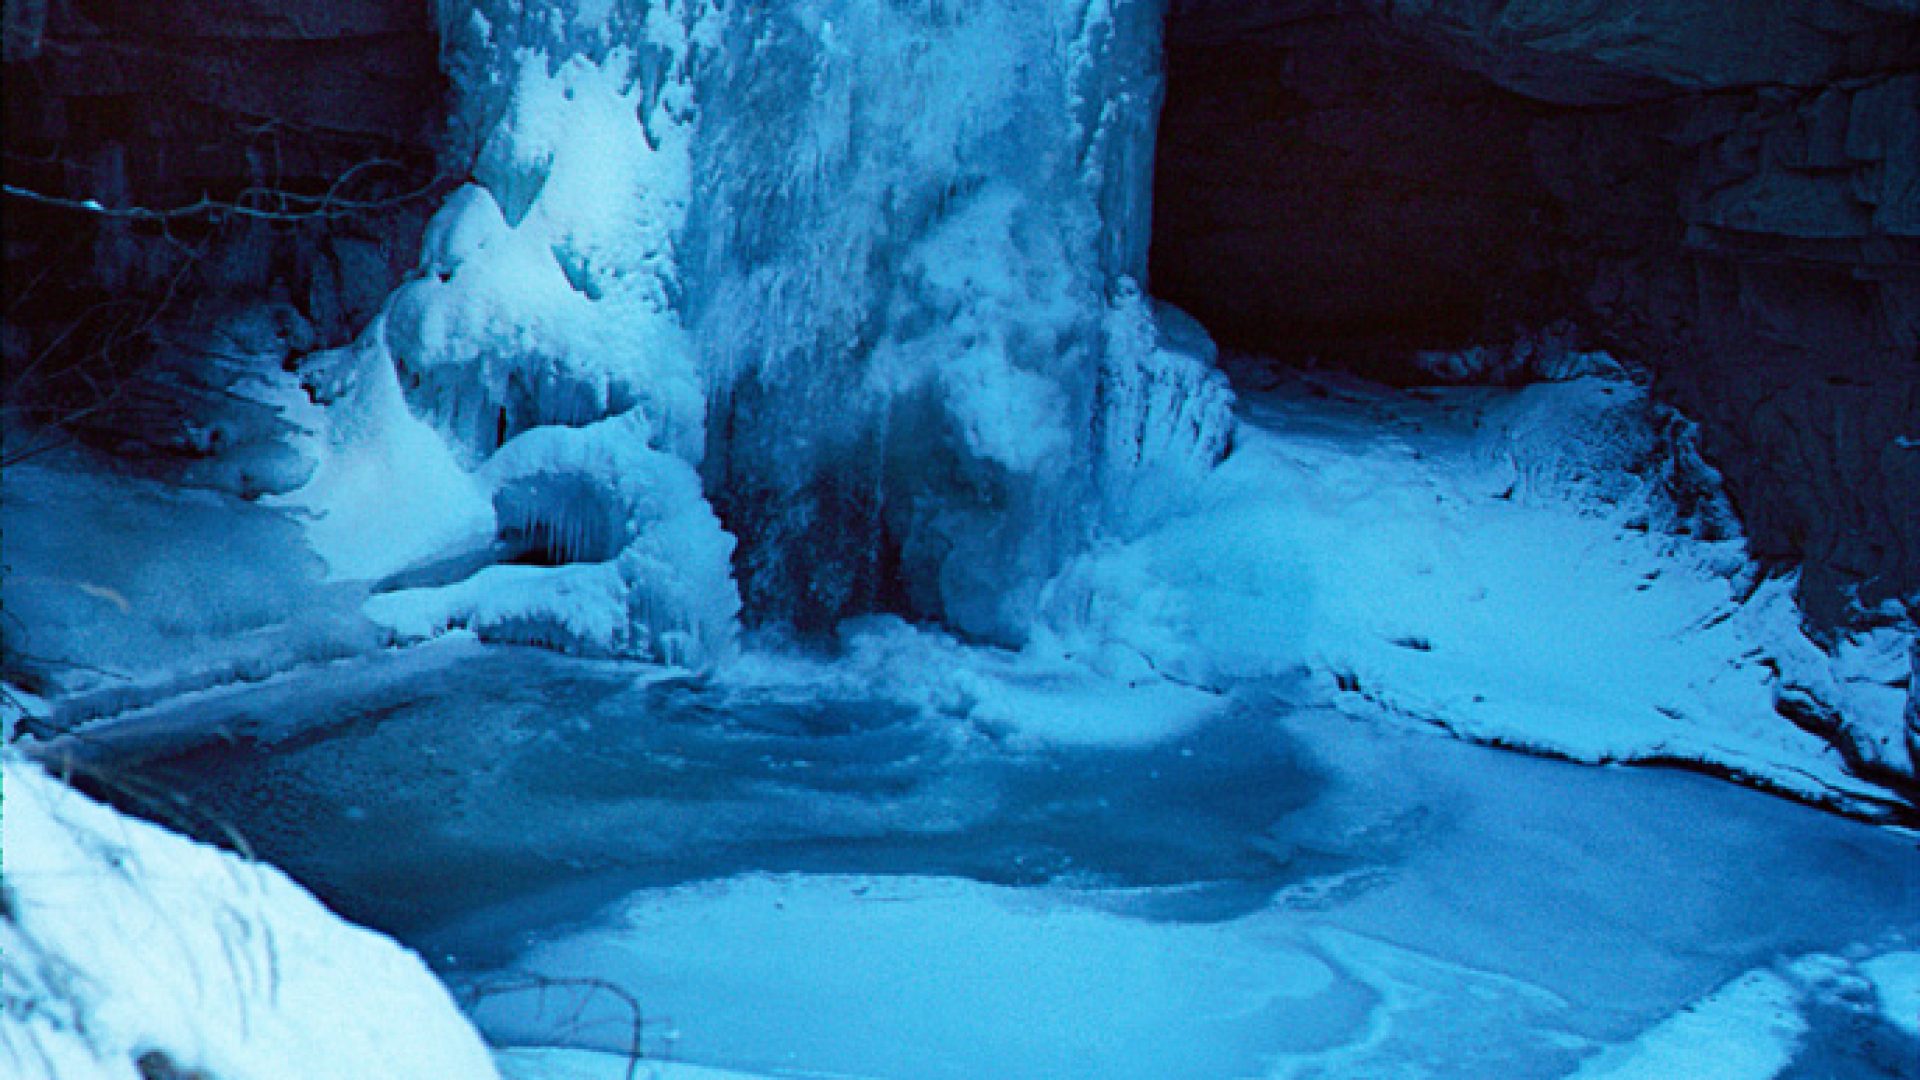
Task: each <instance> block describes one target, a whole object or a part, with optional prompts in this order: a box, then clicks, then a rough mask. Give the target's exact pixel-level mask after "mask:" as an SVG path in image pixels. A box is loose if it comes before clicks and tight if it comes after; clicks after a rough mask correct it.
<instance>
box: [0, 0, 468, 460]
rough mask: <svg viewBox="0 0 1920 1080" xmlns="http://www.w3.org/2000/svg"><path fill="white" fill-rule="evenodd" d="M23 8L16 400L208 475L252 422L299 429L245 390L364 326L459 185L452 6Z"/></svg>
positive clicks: (292, 3)
mask: <svg viewBox="0 0 1920 1080" xmlns="http://www.w3.org/2000/svg"><path fill="white" fill-rule="evenodd" d="M5 13H6V20H5V68H4V74H5V79H6V96H5V115H6V153H5V170H4V176H5V181H6V183H7V185H8V186H9V189H10V190H9V192H8V194H7V197H6V202H5V240H6V291H7V308H6V329H5V342H4V344H5V367H6V376H5V377H4V378H0V391H4V394H0V397H3V398H4V404H5V405H6V406H7V412H8V418H9V420H10V421H12V420H14V419H15V418H16V417H19V416H21V415H22V414H24V416H25V417H28V418H31V419H34V420H49V419H51V420H56V421H64V424H63V426H65V427H67V428H69V430H71V431H73V432H74V433H75V434H77V435H79V436H80V437H81V438H82V439H84V440H86V441H88V442H90V443H93V444H95V445H97V446H100V447H102V448H105V449H108V450H112V451H116V452H119V453H121V454H123V455H124V456H126V457H128V458H129V459H133V460H139V461H141V462H142V463H143V464H145V465H147V466H149V467H152V468H156V469H157V470H158V471H160V472H161V473H163V474H166V475H172V476H174V477H175V478H182V476H183V475H184V476H185V477H186V478H190V479H195V480H200V479H205V477H196V476H193V462H195V461H203V462H204V461H205V460H207V459H210V458H212V457H214V456H216V455H218V454H220V453H222V452H224V451H225V450H227V449H229V447H228V446H227V445H224V442H225V441H226V440H227V439H228V438H229V437H231V438H233V439H239V440H246V439H253V440H256V441H257V442H259V443H261V444H262V445H264V444H267V443H271V442H272V441H273V440H274V439H275V438H276V436H277V435H278V434H280V431H279V430H278V428H277V426H276V423H275V422H274V415H275V414H274V413H273V411H272V410H267V409H261V408H254V409H251V410H250V411H249V409H248V407H247V406H246V404H245V403H243V402H239V403H237V402H236V400H235V395H236V387H237V386H243V385H245V384H246V382H247V381H248V376H249V374H250V373H249V372H248V371H247V370H245V369H246V368H247V367H248V366H249V365H258V364H267V365H269V366H270V365H272V364H273V363H275V362H276V361H278V360H279V359H281V358H283V357H284V356H285V355H286V354H288V353H291V352H296V351H305V350H308V349H312V348H315V347H318V346H323V345H328V344H334V345H337V344H342V343H344V342H346V341H348V340H350V339H351V338H352V336H353V335H354V334H356V333H358V332H359V330H360V328H361V327H362V326H364V325H365V324H366V322H367V320H368V319H369V318H371V317H372V315H373V314H374V312H376V311H377V310H378V308H379V305H380V304H381V302H382V301H384V299H385V298H386V295H387V293H388V292H389V291H391V289H392V287H393V285H394V284H395V283H396V282H397V281H398V280H399V278H400V275H401V274H402V273H404V272H405V271H406V270H408V269H411V267H412V266H413V263H414V260H415V258H416V256H417V255H418V253H419V241H420V232H421V229H422V228H423V226H424V225H425V222H426V219H427V215H428V214H429V213H430V212H431V211H432V209H433V208H434V204H435V203H436V202H437V201H438V197H437V196H439V195H441V194H444V193H445V190H447V187H448V185H445V184H444V183H436V177H437V175H438V161H437V153H438V145H439V142H440V140H441V134H442V131H443V129H444V127H445V124H446V107H445V104H444V101H443V98H444V96H445V85H446V80H445V78H444V76H443V75H442V74H441V72H440V69H439V52H438V44H437V38H436V35H435V34H434V31H433V27H432V25H431V17H432V11H431V7H430V5H428V4H425V3H421V2H419V0H339V2H319V0H278V2H276V0H178V2H168V3H164V4H155V3H147V2H145V0H7V3H6V6H5ZM24 193H31V195H29V194H24ZM88 203H92V204H96V205H93V206H88V205H86V204H88ZM242 313H246V315H245V316H244V317H243V318H242V321H243V322H244V323H245V324H246V325H245V326H243V327H239V328H235V327H227V328H226V331H225V332H223V331H222V330H221V329H220V328H221V326H222V324H223V323H224V322H226V321H228V320H231V319H233V318H234V317H236V316H239V315H241V314H242ZM263 316H264V317H263ZM210 328H211V329H210ZM111 387H119V388H120V389H118V390H114V389H110V388H111ZM236 404H238V405H239V408H238V411H237V412H236V408H235V406H236ZM215 416H219V417H221V419H220V420H219V421H218V422H217V423H216V422H215V421H214V420H213V419H212V418H213V417H215ZM10 426H11V425H10ZM214 428H218V429H219V431H218V434H217V435H210V431H211V430H213V429H214ZM15 449H16V450H17V449H19V448H15ZM12 452H13V451H10V453H12ZM250 472H251V473H252V474H253V475H250V476H248V477H244V478H237V479H236V478H231V477H230V478H228V479H227V481H226V482H231V483H233V484H236V485H237V486H238V487H239V488H240V489H241V490H242V491H243V492H244V493H247V494H254V493H258V492H259V491H260V490H262V489H263V488H264V489H268V490H271V489H274V488H283V487H286V486H289V485H290V484H292V483H295V482H297V480H298V476H297V475H283V474H284V473H285V472H286V470H285V469H278V470H276V469H272V468H253V469H251V470H250Z"/></svg>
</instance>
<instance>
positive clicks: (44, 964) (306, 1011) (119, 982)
mask: <svg viewBox="0 0 1920 1080" xmlns="http://www.w3.org/2000/svg"><path fill="white" fill-rule="evenodd" d="M0 779H3V780H4V784H5V793H6V800H5V817H4V821H3V822H0V846H3V847H4V850H5V852H6V862H5V868H4V873H3V874H0V972H4V978H0V1074H4V1075H6V1076H10V1077H21V1078H43V1077H44V1078H47V1080H53V1078H61V1080H77V1078H80V1077H99V1078H102V1080H120V1078H125V1080H142V1078H148V1077H154V1076H194V1077H202V1076H204V1077H209V1078H217V1080H255V1078H257V1080H300V1078H309V1077H311V1078H321V1077H328V1078H341V1080H347V1078H354V1080H360V1078H365V1077H387V1078H391V1080H407V1078H413V1077H418V1078H421V1080H450V1078H460V1080H486V1078H489V1077H494V1076H496V1075H497V1073H496V1072H495V1069H494V1066H493V1062H492V1059H491V1058H490V1056H489V1054H488V1050H487V1047H486V1046H485V1044H484V1043H482V1042H481V1040H480V1037H479V1035H478V1034H476V1033H475V1032H474V1030H473V1028H472V1027H470V1026H469V1025H468V1024H467V1021H466V1020H465V1019H464V1018H463V1017H462V1016H461V1015H460V1012H459V1010H458V1009H456V1008H455V1007H454V1003H453V999H452V998H451V997H450V996H449V995H448V993H447V991H446V989H445V988H444V987H442V986H441V985H440V983H439V982H437V981H436V980H435V979H434V977H433V976H432V975H431V974H430V973H429V972H428V971H427V968H426V965H425V964H423V963H421V961H420V959H419V958H418V957H416V956H415V955H413V954H412V953H410V952H408V951H406V950H405V949H402V948H401V947H400V946H398V945H396V944H394V943H393V942H392V941H389V940H387V939H386V938H383V937H380V936H379V935H377V934H374V933H372V932H370V931H367V930H362V929H359V928H357V927H354V926H350V925H348V924H346V923H344V922H342V921H341V920H340V919H339V918H338V917H336V916H335V915H333V914H332V913H331V912H329V911H327V909H326V908H324V907H322V906H321V905H320V904H319V902H318V901H316V900H315V899H314V898H313V897H312V896H310V895H308V894H307V893H306V892H305V891H303V890H302V889H301V888H300V887H299V886H297V885H295V884H294V883H293V882H292V881H290V880H288V879H287V878H286V876H285V875H283V874H281V873H280V872H279V871H278V870H275V869H273V868H272V867H270V866H265V865H261V864H258V863H249V862H245V861H242V860H240V859H238V858H235V857H234V856H231V855H228V854H225V853H223V852H220V851H217V850H215V849H214V848H211V847H208V846H206V845H204V844H199V843H195V842H193V841H191V840H187V839H184V838H182V837H179V836H175V835H173V834H171V833H168V832H167V831H165V830H163V829H160V828H158V827H156V826H153V825H150V824H147V823H145V822H141V821H136V820H133V819H131V818H128V817H124V816H122V815H121V814H119V813H116V812H115V811H113V810H110V809H108V808H107V807H105V806H102V805H100V804H99V803H96V802H93V801H91V800H90V799H88V798H86V797H85V796H83V795H80V794H79V793H78V792H75V791H73V790H72V789H70V788H68V787H65V786H64V785H62V784H60V783H59V782H58V781H56V780H54V779H53V778H51V777H50V776H48V775H47V774H46V773H45V772H43V771H41V770H40V769H39V768H38V767H37V766H34V765H30V764H28V763H26V762H24V761H22V760H20V759H18V758H17V757H11V756H9V757H7V758H5V759H4V761H0Z"/></svg>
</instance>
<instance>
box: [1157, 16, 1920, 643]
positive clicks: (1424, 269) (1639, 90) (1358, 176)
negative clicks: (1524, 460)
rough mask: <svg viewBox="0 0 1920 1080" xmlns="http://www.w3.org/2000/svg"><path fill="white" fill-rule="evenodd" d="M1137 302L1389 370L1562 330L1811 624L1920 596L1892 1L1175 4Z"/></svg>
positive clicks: (1906, 53)
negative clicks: (1858, 607)
mask: <svg viewBox="0 0 1920 1080" xmlns="http://www.w3.org/2000/svg"><path fill="white" fill-rule="evenodd" d="M1166 40H1167V50H1168V66H1169V71H1168V80H1167V103H1166V107H1165V111H1164V113H1163V115H1162V120H1161V127H1160V141H1159V148H1158V152H1157V171H1156V182H1155V189H1154V204H1155V221H1154V237H1153V251H1152V277H1153V287H1154V291H1155V292H1156V293H1157V294H1159V295H1161V296H1164V297H1166V298H1167V299H1169V300H1171V301H1173V302H1174V303H1176V304H1179V305H1181V306H1183V307H1185V308H1187V309H1188V310H1190V311H1192V312H1193V313H1194V314H1195V315H1196V316H1198V317H1199V318H1200V320H1201V321H1202V322H1203V323H1205V324H1206V325H1207V326H1208V327H1209V328H1210V329H1212V330H1213V331H1214V332H1215V333H1216V334H1217V335H1218V336H1219V337H1221V338H1222V340H1223V341H1225V342H1226V343H1227V344H1229V345H1234V346H1239V347H1242V348H1245V349H1248V350H1250V351H1257V352H1262V353H1270V354H1273V355H1276V356H1279V357H1282V358H1283V359H1290V360H1295V361H1299V362H1305V361H1307V360H1309V359H1313V360H1316V361H1318V362H1320V363H1335V364H1344V365H1350V366H1354V367H1356V368H1360V369H1362V370H1366V371H1369V372H1371V373H1374V374H1377V375H1378V374H1385V375H1393V374H1396V373H1399V374H1406V373H1408V372H1410V371H1411V367H1410V365H1407V363H1406V361H1407V359H1408V357H1409V356H1410V355H1411V353H1413V352H1414V351H1416V350H1421V349H1435V348H1449V347H1459V346H1463V345H1470V344H1482V343H1493V344H1498V343H1502V342H1511V341H1515V340H1519V339H1525V338H1527V337H1530V336H1534V335H1538V334H1540V333H1542V332H1543V331H1552V332H1557V333H1563V334H1564V333H1568V332H1569V331H1571V332H1572V333H1574V334H1576V335H1577V336H1578V337H1579V338H1581V339H1583V340H1584V341H1585V342H1586V343H1588V344H1592V345H1598V346H1603V347H1605V348H1608V349H1610V350H1613V351H1614V352H1615V353H1617V354H1618V355H1620V356H1622V357H1624V358H1626V359H1628V360H1630V361H1633V362H1635V363H1637V364H1638V365H1641V366H1644V367H1645V368H1647V369H1650V370H1651V372H1652V374H1653V376H1654V379H1655V385H1656V389H1657V391H1658V393H1659V394H1660V395H1661V396H1663V397H1664V398H1665V399H1666V400H1668V401H1670V402H1671V403H1673V404H1675V405H1677V406H1678V407H1680V408H1681V409H1683V410H1684V411H1686V412H1687V413H1689V414H1691V415H1693V416H1694V417H1696V418H1697V419H1699V420H1700V421H1701V422H1702V423H1703V425H1704V433H1705V440H1706V449H1707V451H1708V453H1709V456H1710V457H1711V458H1712V459H1713V460H1714V462H1715V463H1716V464H1717V465H1718V466H1719V467H1720V468H1721V469H1722V470H1723V471H1724V472H1725V473H1726V478H1727V481H1728V484H1729V486H1730V488H1731V491H1732V494H1733V496H1734V498H1735V501H1736V503H1737V505H1738V508H1739V510H1740V512H1741V514H1742V516H1743V517H1744V519H1745V521H1746V524H1747V527H1748V531H1749V533H1750V537H1751V540H1752V543H1753V547H1754V550H1755V551H1756V553H1757V554H1759V555H1760V556H1761V557H1763V558H1768V559H1774V560H1781V561H1804V565H1805V578H1804V588H1803V593H1804V597H1803V598H1804V600H1805V601H1806V603H1807V605H1808V609H1809V613H1810V614H1811V615H1812V616H1813V617H1814V618H1815V619H1816V621H1820V622H1825V623H1829V624H1831V623H1834V622H1838V621H1842V620H1844V619H1846V618H1847V614H1848V613H1847V601H1848V599H1850V598H1857V599H1859V600H1860V601H1862V602H1863V603H1865V604H1874V603H1877V602H1879V601H1881V600H1884V599H1886V598H1889V597H1900V596H1903V595H1910V594H1911V593H1912V591H1913V590H1914V589H1915V588H1916V587H1920V499H1916V497H1915V493H1916V492H1920V355H1917V344H1920V3H1915V2H1914V0H1754V2H1747V3H1737V4H1730V3H1724V2H1722V0H1658V2H1651V3H1650V2H1644V0H1585V2H1577V3H1576V2H1571V0H1511V2H1495V3H1488V2H1484V0H1412V2H1389V0H1175V2H1174V4H1173V10H1172V13H1171V16H1170V19H1169V23H1168V32H1167V39H1166Z"/></svg>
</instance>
